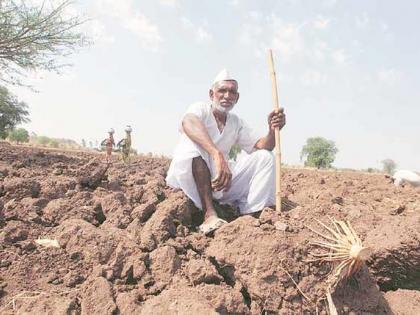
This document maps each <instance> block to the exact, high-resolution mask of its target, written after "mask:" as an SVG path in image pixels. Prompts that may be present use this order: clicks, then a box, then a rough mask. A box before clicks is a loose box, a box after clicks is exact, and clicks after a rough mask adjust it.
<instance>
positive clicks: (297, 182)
mask: <svg viewBox="0 0 420 315" xmlns="http://www.w3.org/2000/svg"><path fill="white" fill-rule="evenodd" d="M104 162H105V158H104V156H103V155H99V154H95V153H87V152H63V151H51V150H46V149H39V148H28V147H20V146H13V145H10V144H8V143H5V142H1V143H0V314H101V315H103V314H217V313H220V314H301V313H303V314H316V313H318V314H327V312H328V307H327V302H326V298H325V294H326V287H327V284H326V280H327V277H328V275H329V273H330V272H331V269H332V266H331V265H330V264H328V263H320V262H310V261H309V260H311V258H312V257H311V255H310V253H311V252H314V251H317V249H316V248H315V249H314V247H313V246H312V245H311V244H310V242H311V241H314V240H319V238H320V237H319V236H318V235H317V234H315V233H314V232H312V231H311V230H310V229H309V228H308V226H309V227H312V228H315V229H317V230H322V227H320V225H319V223H318V222H317V221H316V220H315V219H317V220H320V221H322V222H324V223H326V224H329V223H328V222H329V221H328V220H329V219H328V216H330V217H332V218H335V219H337V220H346V221H349V222H350V223H351V225H352V226H353V228H354V230H355V231H356V232H357V234H358V235H359V237H360V238H361V239H362V241H363V244H364V245H365V246H370V247H371V248H372V251H373V253H372V256H371V258H370V260H369V261H368V262H367V264H366V265H364V266H363V267H362V269H361V270H360V271H359V272H358V273H357V274H356V275H355V276H353V277H351V278H350V279H349V280H348V281H347V282H346V283H342V284H340V285H339V286H338V287H337V288H336V289H335V290H334V292H332V298H333V301H334V304H335V307H336V308H337V311H338V313H339V314H413V315H414V314H420V189H419V188H417V189H416V188H412V187H404V188H400V187H399V188H397V187H394V186H393V185H392V184H390V183H389V180H388V179H386V178H385V176H384V175H381V174H366V173H360V172H337V171H315V170H307V169H291V168H290V169H289V168H286V169H284V170H283V177H282V180H283V182H282V185H283V192H282V194H283V196H287V201H288V202H287V205H286V206H285V207H284V208H285V210H286V211H284V212H282V213H281V214H280V215H279V214H278V213H276V212H275V211H273V210H271V209H269V208H267V209H265V210H264V211H263V213H262V214H261V216H260V218H259V219H257V218H254V217H251V216H243V217H239V218H236V219H235V217H234V213H233V212H232V211H229V215H228V218H229V219H230V220H232V219H234V220H232V221H231V222H230V223H229V224H227V225H225V226H223V227H222V228H220V229H219V230H218V231H216V232H215V233H214V235H212V236H211V237H205V236H203V235H201V234H199V233H197V226H198V225H199V224H200V223H201V221H200V220H202V217H201V215H200V213H199V212H198V211H197V209H195V207H194V206H193V205H192V204H191V203H190V202H189V201H188V199H187V198H186V197H185V196H184V195H183V193H182V192H180V191H174V190H172V189H170V188H168V187H166V186H165V180H164V178H165V174H166V170H167V169H168V166H169V162H170V161H169V160H168V159H165V158H156V157H149V156H138V157H134V158H133V159H132V162H131V164H130V165H125V164H123V163H121V161H120V159H119V158H118V157H117V156H115V157H114V163H113V164H112V165H111V166H109V167H107V165H106V164H105V163H104ZM226 210H227V209H226ZM40 238H41V239H51V240H57V241H58V247H57V246H46V245H45V244H44V245H42V244H39V243H38V242H37V240H38V239H40ZM56 245H57V244H56Z"/></svg>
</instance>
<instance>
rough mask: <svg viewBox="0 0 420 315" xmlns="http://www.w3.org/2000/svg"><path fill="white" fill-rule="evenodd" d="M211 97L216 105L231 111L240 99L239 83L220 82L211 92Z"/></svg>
mask: <svg viewBox="0 0 420 315" xmlns="http://www.w3.org/2000/svg"><path fill="white" fill-rule="evenodd" d="M209 95H210V99H211V100H212V101H213V102H214V103H216V104H219V105H220V106H222V107H223V108H225V109H226V110H228V111H229V110H230V109H232V107H233V106H234V105H235V104H236V102H237V101H238V99H239V93H238V83H237V82H236V81H220V82H218V83H217V84H216V85H215V86H214V87H213V89H212V90H210V91H209Z"/></svg>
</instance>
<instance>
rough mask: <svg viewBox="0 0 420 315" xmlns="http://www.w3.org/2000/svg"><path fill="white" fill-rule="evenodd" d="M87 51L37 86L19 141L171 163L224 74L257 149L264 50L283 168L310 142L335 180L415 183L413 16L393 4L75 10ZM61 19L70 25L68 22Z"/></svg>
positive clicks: (153, 4) (325, 0)
mask: <svg viewBox="0 0 420 315" xmlns="http://www.w3.org/2000/svg"><path fill="white" fill-rule="evenodd" d="M73 10H74V11H75V12H76V11H77V12H81V13H83V14H84V15H85V16H88V17H90V18H92V21H91V22H89V23H88V24H87V25H85V26H84V28H85V30H86V32H88V33H89V34H90V36H92V37H93V39H94V42H95V43H94V45H92V46H91V47H87V48H83V49H82V50H81V51H80V52H79V53H77V54H75V55H74V56H73V57H72V58H70V59H69V60H68V61H69V62H71V63H72V64H73V66H72V67H71V68H69V69H67V70H66V73H65V74H64V75H61V76H58V75H55V74H48V73H47V74H45V73H42V74H37V75H36V77H37V78H33V79H31V82H32V83H33V84H34V86H35V88H36V89H37V90H39V93H33V92H32V91H30V90H28V89H25V88H18V89H14V90H13V91H14V92H15V93H16V94H17V96H18V97H19V98H20V99H21V100H23V101H25V102H27V103H28V105H29V107H30V118H31V120H32V121H31V122H30V123H28V124H26V125H24V127H25V128H27V129H28V130H29V131H33V132H36V133H37V134H39V135H46V136H49V137H59V138H69V139H74V140H76V141H78V142H79V143H80V142H81V139H85V140H86V141H87V142H89V141H93V142H95V140H98V141H101V140H102V139H104V138H106V136H107V130H108V129H109V128H111V127H112V128H114V129H115V130H116V134H115V138H116V139H117V140H119V139H121V138H122V137H123V136H124V128H125V126H126V125H131V126H132V128H133V146H134V148H136V149H137V150H138V151H139V152H145V153H147V152H154V153H157V154H165V155H168V156H170V155H171V154H172V152H173V149H174V147H175V145H176V142H177V139H178V136H179V135H178V125H179V122H180V118H181V116H182V114H183V112H184V111H185V110H186V108H187V107H188V105H189V104H191V103H193V102H196V101H202V100H207V99H208V89H209V87H210V84H211V82H212V80H213V78H214V77H215V76H216V74H217V73H218V72H219V71H220V70H221V69H222V68H227V69H228V70H229V71H230V72H231V74H233V75H234V76H235V77H236V78H237V80H238V82H239V91H240V93H241V97H240V100H239V102H238V103H237V104H236V106H235V108H234V110H233V112H234V113H236V114H237V115H238V116H240V117H242V118H243V119H244V120H245V121H247V122H248V124H249V125H251V126H252V127H254V128H255V129H256V130H257V131H258V132H260V133H261V135H265V134H266V132H267V130H268V129H267V122H266V116H267V114H268V113H269V112H270V111H271V109H272V106H273V105H272V96H271V81H270V76H269V69H268V61H267V49H268V48H272V49H273V51H274V58H275V64H276V70H277V76H278V90H279V100H280V103H281V105H282V106H283V107H284V108H285V112H286V115H287V125H286V127H285V128H284V130H283V131H282V132H281V141H282V158H283V162H285V163H287V164H295V165H296V164H303V163H302V162H301V161H300V159H299V158H300V157H299V155H300V151H301V149H302V146H303V145H304V144H305V142H306V139H307V138H309V137H316V136H321V137H324V138H327V139H329V140H332V141H334V142H335V143H336V145H337V147H338V149H339V153H338V154H337V158H336V161H335V162H334V166H336V167H346V168H357V169H362V168H368V167H376V168H381V167H382V165H381V163H380V161H381V160H383V159H386V158H390V159H393V160H394V161H395V162H397V164H398V167H399V168H401V169H411V170H417V171H420V89H419V86H420V71H419V70H420V61H419V56H420V41H419V40H418V38H419V34H418V32H419V29H420V20H419V19H418V12H420V2H418V1H415V0H412V1H408V0H405V1H398V2H397V1H391V0H376V1H374V0H359V1H358V0H347V1H345V0H319V1H310V0H306V1H305V0H264V1H257V0H254V1H251V0H227V1H221V0H219V1H217V0H201V1H196V0H156V1H150V0H149V1H140V0H118V1H115V0H79V2H78V5H77V6H76V7H74V8H73ZM70 13H71V12H70Z"/></svg>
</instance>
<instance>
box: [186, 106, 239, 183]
mask: <svg viewBox="0 0 420 315" xmlns="http://www.w3.org/2000/svg"><path fill="white" fill-rule="evenodd" d="M182 129H183V130H184V132H185V134H186V135H187V136H188V138H190V139H191V140H192V141H194V142H195V143H197V144H198V145H199V146H201V147H202V148H203V149H204V150H206V151H207V152H208V153H209V155H210V156H211V157H212V158H213V160H214V162H215V165H216V171H217V177H216V178H215V179H214V180H213V181H212V187H213V189H214V190H216V191H218V190H222V189H224V190H225V191H226V190H228V189H229V186H230V183H231V179H232V173H231V172H230V170H229V166H228V164H227V162H226V160H225V157H224V156H223V153H222V152H221V151H220V150H219V149H218V148H217V147H216V145H215V144H214V142H213V141H212V139H211V138H210V136H209V134H208V132H207V129H206V127H205V126H204V124H203V123H202V122H201V120H200V119H199V118H198V117H197V116H196V115H194V114H187V115H185V116H184V119H183V120H182Z"/></svg>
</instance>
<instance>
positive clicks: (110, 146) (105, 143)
mask: <svg viewBox="0 0 420 315" xmlns="http://www.w3.org/2000/svg"><path fill="white" fill-rule="evenodd" d="M114 145H115V141H114V129H112V128H111V129H110V130H109V131H108V138H107V139H104V140H103V141H102V142H101V146H105V149H106V160H107V162H108V163H110V162H111V154H112V149H113V148H114Z"/></svg>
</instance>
